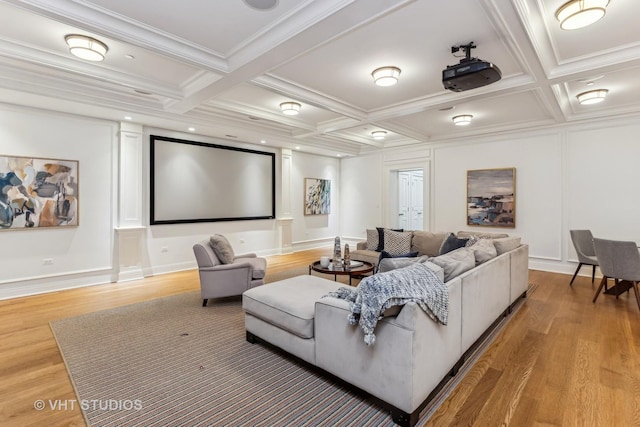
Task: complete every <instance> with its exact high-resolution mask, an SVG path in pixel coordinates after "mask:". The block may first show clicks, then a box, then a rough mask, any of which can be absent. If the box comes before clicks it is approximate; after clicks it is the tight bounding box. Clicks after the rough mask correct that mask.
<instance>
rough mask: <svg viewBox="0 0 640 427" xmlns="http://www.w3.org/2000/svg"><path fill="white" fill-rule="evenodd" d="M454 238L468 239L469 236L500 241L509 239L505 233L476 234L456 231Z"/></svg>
mask: <svg viewBox="0 0 640 427" xmlns="http://www.w3.org/2000/svg"><path fill="white" fill-rule="evenodd" d="M456 236H457V237H458V238H460V239H468V238H469V237H471V236H476V237H478V238H480V239H484V238H489V239H500V238H502V237H509V235H508V234H506V233H478V232H475V231H458V233H456Z"/></svg>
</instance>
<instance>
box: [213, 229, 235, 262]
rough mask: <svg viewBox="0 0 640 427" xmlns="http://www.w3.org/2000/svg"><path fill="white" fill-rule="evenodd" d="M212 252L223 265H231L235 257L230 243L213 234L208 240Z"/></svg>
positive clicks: (224, 238)
mask: <svg viewBox="0 0 640 427" xmlns="http://www.w3.org/2000/svg"><path fill="white" fill-rule="evenodd" d="M210 242H211V247H212V248H213V252H214V253H215V254H216V256H217V257H218V259H219V260H220V262H221V263H223V264H231V263H232V262H233V260H234V258H235V257H236V254H235V253H234V252H233V248H232V247H231V243H229V241H228V240H227V238H226V237H224V236H223V235H221V234H214V235H213V236H211V239H210Z"/></svg>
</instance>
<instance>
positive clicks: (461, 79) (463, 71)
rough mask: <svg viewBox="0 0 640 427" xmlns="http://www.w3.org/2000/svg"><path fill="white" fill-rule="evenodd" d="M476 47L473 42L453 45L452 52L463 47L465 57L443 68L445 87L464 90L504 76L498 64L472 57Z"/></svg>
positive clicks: (484, 84) (486, 83)
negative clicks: (457, 62) (472, 51)
mask: <svg viewBox="0 0 640 427" xmlns="http://www.w3.org/2000/svg"><path fill="white" fill-rule="evenodd" d="M475 47H476V46H475V45H474V44H473V42H471V43H469V44H466V45H460V46H451V53H456V52H458V51H459V50H460V49H463V50H464V52H465V57H464V58H462V59H461V60H460V63H459V64H456V65H448V66H447V68H445V69H444V70H442V84H443V85H444V88H445V89H449V90H452V91H454V92H463V91H465V90H469V89H475V88H477V87H482V86H486V85H488V84H491V83H495V82H497V81H498V80H500V79H501V78H502V73H501V72H500V69H499V68H498V67H497V66H496V65H494V64H492V63H491V62H487V61H483V60H481V59H478V58H472V57H471V49H474V48H475Z"/></svg>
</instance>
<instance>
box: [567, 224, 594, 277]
mask: <svg viewBox="0 0 640 427" xmlns="http://www.w3.org/2000/svg"><path fill="white" fill-rule="evenodd" d="M569 233H570V234H571V241H572V242H573V247H574V248H575V249H576V254H578V268H576V272H575V273H573V277H572V278H571V282H569V286H571V285H573V281H574V280H575V279H576V276H577V275H578V271H580V268H581V267H582V266H583V265H591V266H592V270H591V283H593V282H594V280H595V277H596V266H597V265H598V258H596V250H595V248H594V247H593V234H591V230H569Z"/></svg>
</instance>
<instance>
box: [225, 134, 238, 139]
mask: <svg viewBox="0 0 640 427" xmlns="http://www.w3.org/2000/svg"><path fill="white" fill-rule="evenodd" d="M225 136H226V137H227V138H237V137H238V136H237V135H229V134H227V135H225Z"/></svg>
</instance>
